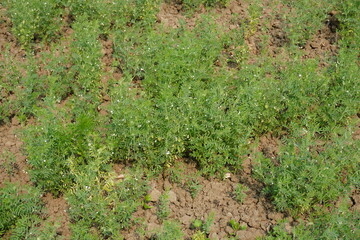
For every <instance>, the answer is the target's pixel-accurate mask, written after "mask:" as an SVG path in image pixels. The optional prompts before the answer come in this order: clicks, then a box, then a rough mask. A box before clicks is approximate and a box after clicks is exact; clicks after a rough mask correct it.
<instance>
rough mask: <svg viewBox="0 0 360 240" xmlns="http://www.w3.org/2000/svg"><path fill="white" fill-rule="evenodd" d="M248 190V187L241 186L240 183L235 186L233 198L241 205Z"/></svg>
mask: <svg viewBox="0 0 360 240" xmlns="http://www.w3.org/2000/svg"><path fill="white" fill-rule="evenodd" d="M248 190H249V188H248V187H246V186H244V185H242V184H241V183H239V184H237V185H236V188H235V190H234V192H233V195H234V198H235V200H236V201H238V202H239V203H243V202H244V200H245V198H246V193H245V192H247V191H248Z"/></svg>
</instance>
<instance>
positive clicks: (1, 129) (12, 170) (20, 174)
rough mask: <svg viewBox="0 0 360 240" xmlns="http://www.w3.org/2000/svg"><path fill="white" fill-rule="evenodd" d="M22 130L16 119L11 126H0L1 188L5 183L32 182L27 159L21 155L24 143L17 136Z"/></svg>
mask: <svg viewBox="0 0 360 240" xmlns="http://www.w3.org/2000/svg"><path fill="white" fill-rule="evenodd" d="M20 128H21V127H20V123H19V121H18V120H17V119H16V118H13V119H12V122H11V124H10V125H3V126H0V164H1V168H0V187H3V186H4V185H3V184H4V183H5V182H12V183H15V182H18V183H21V184H28V183H29V182H30V178H29V175H28V173H27V163H26V157H25V156H24V155H23V154H22V153H21V146H22V142H21V141H20V139H19V137H18V135H17V132H18V131H19V130H20Z"/></svg>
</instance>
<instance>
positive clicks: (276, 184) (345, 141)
mask: <svg viewBox="0 0 360 240" xmlns="http://www.w3.org/2000/svg"><path fill="white" fill-rule="evenodd" d="M313 131H314V130H310V131H309V133H308V134H306V135H305V136H304V137H299V138H298V139H287V143H286V145H284V146H283V147H282V149H281V150H280V153H279V156H278V158H277V159H276V161H277V162H278V163H274V161H272V160H270V159H268V158H264V157H259V163H258V165H257V166H256V168H255V175H256V176H257V177H258V179H259V180H261V181H262V182H264V183H265V184H266V187H265V189H264V191H265V193H267V194H269V195H270V196H271V198H272V199H273V201H274V204H275V205H276V206H277V208H278V209H279V210H281V211H289V212H292V213H295V214H296V213H303V212H307V211H309V210H310V209H311V208H312V207H314V206H315V205H316V204H324V205H326V204H328V203H330V202H331V201H334V200H336V198H337V197H339V196H341V195H342V194H343V193H345V192H348V191H349V186H350V185H351V184H353V181H354V180H351V177H350V178H349V176H353V175H354V174H355V172H356V169H357V167H358V166H357V164H358V157H357V156H358V155H359V143H358V142H356V141H354V140H352V137H351V131H350V130H348V131H345V132H337V133H336V134H334V138H333V139H332V141H333V143H328V145H327V146H326V147H325V149H321V145H317V144H316V142H315V141H314V140H313V138H312V136H313V134H314V132H313ZM344 173H346V174H344ZM358 180H359V179H357V180H355V182H356V181H358Z"/></svg>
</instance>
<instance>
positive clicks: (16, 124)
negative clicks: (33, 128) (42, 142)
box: [11, 117, 20, 126]
mask: <svg viewBox="0 0 360 240" xmlns="http://www.w3.org/2000/svg"><path fill="white" fill-rule="evenodd" d="M11 124H12V125H13V126H18V125H20V121H19V120H18V119H17V117H13V118H12V119H11Z"/></svg>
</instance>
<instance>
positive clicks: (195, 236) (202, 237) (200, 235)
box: [191, 231, 209, 240]
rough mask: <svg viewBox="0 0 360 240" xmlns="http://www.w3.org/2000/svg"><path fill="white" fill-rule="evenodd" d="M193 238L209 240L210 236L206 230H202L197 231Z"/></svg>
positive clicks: (194, 239)
mask: <svg viewBox="0 0 360 240" xmlns="http://www.w3.org/2000/svg"><path fill="white" fill-rule="evenodd" d="M191 239H192V240H207V239H209V238H207V237H206V234H205V233H204V232H201V231H197V232H196V233H194V235H192V236H191Z"/></svg>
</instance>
